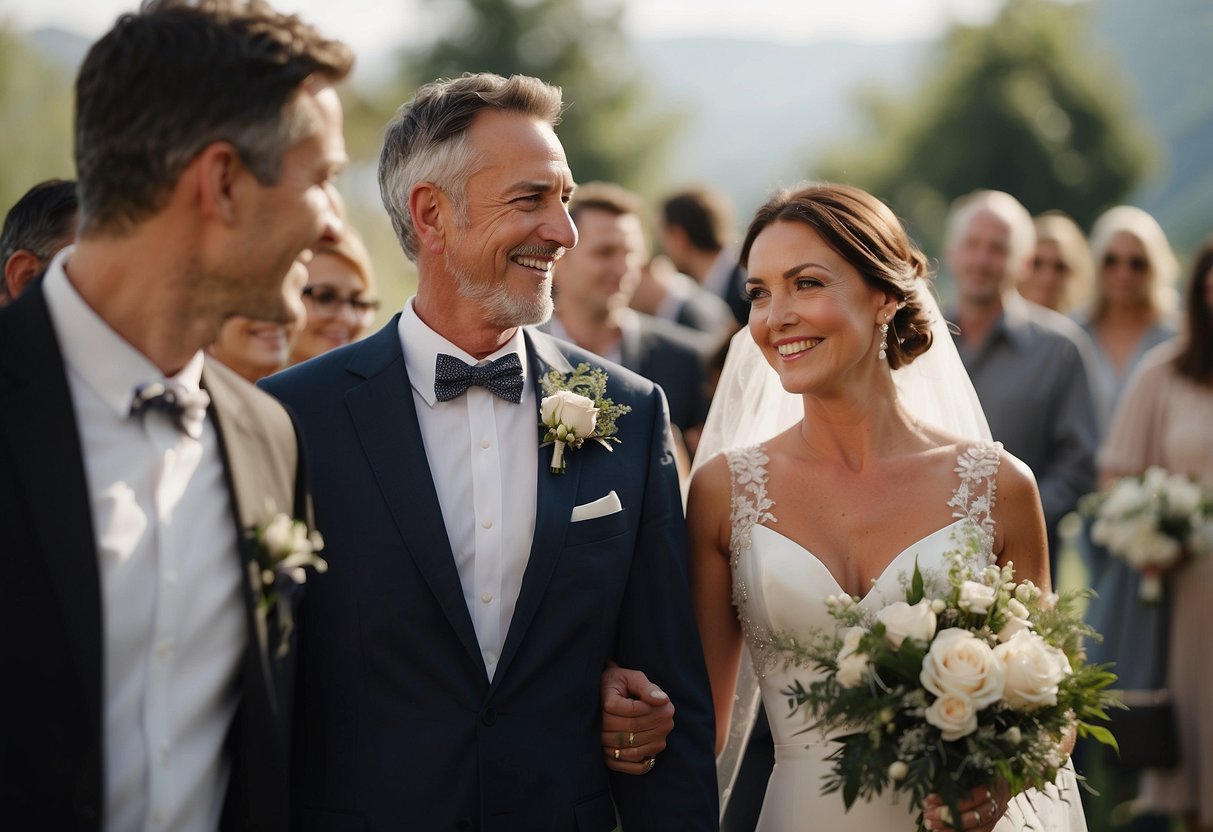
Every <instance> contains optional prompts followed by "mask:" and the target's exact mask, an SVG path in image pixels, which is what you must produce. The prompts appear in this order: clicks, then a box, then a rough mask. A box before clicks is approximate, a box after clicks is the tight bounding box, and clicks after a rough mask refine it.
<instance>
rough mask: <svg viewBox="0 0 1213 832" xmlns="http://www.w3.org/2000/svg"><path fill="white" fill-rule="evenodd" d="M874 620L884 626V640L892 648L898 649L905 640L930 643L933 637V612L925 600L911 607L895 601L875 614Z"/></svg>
mask: <svg viewBox="0 0 1213 832" xmlns="http://www.w3.org/2000/svg"><path fill="white" fill-rule="evenodd" d="M876 620H877V621H879V622H880V623H882V624H884V628H885V638H887V639H888V640H889V643H890V644H892V645H893V646H894V647H900V646H901V643H902V642H903V641H905V640H906V639H907V638H912V639H915V640H917V641H930V640H931V636H933V635H935V621H936V619H935V611H934V610H933V609H931V602H930V601H928V600H926V599H925V598H924V599H923V600H921V601H919V602H918V603H917V604H915V605H914V606H912V607H911V606H910V605H909V604H907V603H906V602H905V601H895V602H894V603H892V604H889V605H888V606H887V607H885V608H884V609H882V610H881V611H880V612H878V613H876Z"/></svg>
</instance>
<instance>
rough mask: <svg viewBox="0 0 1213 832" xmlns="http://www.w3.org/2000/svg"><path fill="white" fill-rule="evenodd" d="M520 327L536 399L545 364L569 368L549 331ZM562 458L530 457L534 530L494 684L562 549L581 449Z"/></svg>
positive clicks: (547, 453) (547, 452) (544, 451)
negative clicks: (560, 465) (555, 466)
mask: <svg viewBox="0 0 1213 832" xmlns="http://www.w3.org/2000/svg"><path fill="white" fill-rule="evenodd" d="M524 332H525V335H526V342H527V360H528V361H529V362H530V369H531V372H532V376H533V378H534V384H535V391H536V394H537V396H536V401H542V399H543V389H542V388H541V387H540V385H539V380H540V378H542V377H543V375H544V374H545V373H547V372H548V371H549V370H557V371H559V372H561V373H571V372H572V371H573V368H572V366H571V365H570V364H569V361H568V359H567V358H566V357H565V356H564V354H563V353H562V352H560V350H559V349H557V347H556V343H555V340H554V339H553V338H552V337H551V336H549V335H546V334H544V333H541V332H534V331H532V330H529V329H528V330H524ZM535 430H536V431H538V430H539V413H538V411H536V413H535ZM583 450H586V449H583ZM566 459H567V460H568V466H567V467H566V468H565V472H564V473H563V474H553V473H552V472H551V470H550V464H551V460H552V448H551V446H548V447H546V448H540V449H539V458H538V459H537V460H536V461H535V463H536V476H537V477H538V481H537V483H536V488H535V536H534V538H533V539H532V543H531V554H530V557H529V559H528V560H527V566H526V572H525V573H524V574H523V577H522V588H521V589H520V590H519V593H518V603H517V604H516V605H515V607H514V617H513V618H512V619H511V621H510V629H509V634H508V635H507V636H506V641H505V646H504V648H502V651H501V662H500V664H499V665H498V667H497V672H496V673H494V674H493V684H494V687H495V686H496V685H498V684H499V683H500V681H501V679H503V678H504V677H505V675H506V673H505V671H506V670H507V668H508V666H509V663H510V661H511V660H512V659H513V658H514V655H515V654H516V653H517V652H518V648H519V646H520V645H521V644H522V640H523V639H524V638H525V636H526V632H527V629H528V628H529V627H530V624H531V621H532V620H533V619H534V618H535V613H536V611H537V610H538V609H539V605H540V603H541V602H542V601H543V596H544V593H545V592H546V591H547V586H548V582H549V581H550V580H551V577H552V572H553V570H555V568H556V564H557V563H559V561H560V553H561V551H563V549H564V536H565V532H566V531H567V530H568V525H569V518H570V517H571V516H572V514H573V506H574V505H576V502H577V486H578V483H579V482H580V480H581V470H582V468H583V466H582V464H581V462H582V454H581V452H573V453H571V454H569V455H568V456H566Z"/></svg>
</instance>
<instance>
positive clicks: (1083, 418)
mask: <svg viewBox="0 0 1213 832" xmlns="http://www.w3.org/2000/svg"><path fill="white" fill-rule="evenodd" d="M945 246H946V253H945V258H946V261H947V265H948V268H949V270H950V271H951V273H952V275H953V277H954V279H955V281H956V294H957V302H956V309H955V312H954V314H953V315H952V316H951V319H952V320H954V321H955V322H956V323H957V324H958V326H959V332H958V333H957V334H956V336H955V339H956V346H957V349H959V351H960V357H961V360H962V361H964V365H965V368H966V369H967V370H968V371H969V376H970V377H971V378H972V379H973V386H974V387H975V388H976V389H977V397H978V398H979V399H980V400H981V405H982V408H983V409H984V410H985V413H986V418H987V419H988V420H989V422H990V432H991V433H992V434H993V436H994V438H995V439H996V440H998V441H1000V442H1002V443H1003V444H1004V445H1005V446H1006V449H1007V450H1008V451H1010V452H1011V453H1012V454H1014V455H1015V456H1017V457H1019V458H1020V459H1022V460H1023V461H1024V462H1025V463H1027V464H1028V467H1030V468H1031V469H1032V472H1033V473H1034V474H1035V475H1036V480H1037V483H1038V484H1039V486H1040V498H1041V502H1042V503H1043V506H1044V512H1045V520H1046V522H1047V524H1048V533H1049V559H1050V567H1051V568H1052V570H1053V571H1054V573H1055V572H1056V569H1057V563H1056V559H1057V522H1058V521H1059V520H1061V518H1062V517H1064V516H1065V515H1066V514H1068V513H1069V512H1071V511H1073V510H1074V507H1075V505H1076V504H1077V503H1078V498H1079V497H1081V496H1082V495H1084V494H1086V493H1087V492H1089V491H1091V490H1092V489H1093V487H1094V485H1095V449H1096V446H1097V443H1098V423H1097V420H1096V414H1095V403H1094V398H1093V395H1092V391H1091V382H1090V374H1091V371H1090V370H1089V367H1090V362H1091V358H1090V353H1091V345H1090V343H1089V341H1088V339H1087V337H1086V335H1084V334H1083V332H1082V330H1081V329H1079V327H1078V326H1077V325H1076V324H1075V323H1074V322H1073V321H1071V320H1070V319H1069V318H1066V317H1065V316H1064V315H1060V314H1058V313H1056V312H1054V311H1052V310H1050V309H1045V308H1043V307H1040V306H1037V305H1035V304H1032V303H1028V302H1027V301H1025V300H1024V299H1023V298H1021V297H1020V296H1019V294H1018V293H1017V292H1016V291H1015V286H1017V285H1018V284H1019V281H1020V279H1021V278H1022V276H1023V274H1024V273H1025V272H1026V271H1027V269H1028V267H1029V266H1030V264H1031V260H1032V254H1033V251H1034V250H1035V230H1034V229H1033V227H1032V217H1031V215H1030V214H1028V211H1027V209H1025V208H1024V207H1023V206H1022V205H1021V204H1020V203H1019V201H1018V200H1016V199H1015V197H1013V196H1011V195H1010V194H1008V193H1004V192H1002V191H975V192H973V193H971V194H969V195H967V196H964V197H961V198H960V199H959V200H957V201H956V202H955V203H954V204H953V206H952V209H951V212H950V213H949V216H948V223H947V238H946V240H945ZM890 334H891V333H890Z"/></svg>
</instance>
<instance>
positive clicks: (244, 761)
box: [0, 281, 307, 832]
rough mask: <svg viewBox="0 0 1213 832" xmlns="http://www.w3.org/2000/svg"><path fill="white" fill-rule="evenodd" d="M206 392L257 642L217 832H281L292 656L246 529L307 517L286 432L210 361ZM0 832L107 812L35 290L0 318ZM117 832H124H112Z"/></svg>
mask: <svg viewBox="0 0 1213 832" xmlns="http://www.w3.org/2000/svg"><path fill="white" fill-rule="evenodd" d="M202 384H203V387H205V388H206V390H207V392H208V393H209V394H210V396H211V411H210V415H211V418H212V419H213V420H214V423H215V428H216V432H217V433H218V435H219V446H220V453H221V456H222V458H223V464H224V469H225V471H226V473H227V481H228V487H229V490H230V492H231V496H232V514H233V516H234V517H235V520H236V527H235V528H233V529H227V530H222V529H200V530H199V533H200V534H216V533H218V534H224V533H227V534H233V535H235V536H236V539H237V541H238V543H237V550H238V552H239V556H240V558H241V562H242V564H243V566H244V567H245V568H244V569H243V570H242V571H243V572H244V574H245V578H246V580H245V592H244V600H245V613H246V622H247V624H248V642H247V647H246V649H245V653H244V658H243V663H242V665H241V669H240V676H239V684H240V689H241V698H240V706H239V709H238V710H237V713H236V717H235V721H234V723H233V725H232V727H231V729H230V731H229V734H228V738H227V746H226V748H227V753H228V755H229V758H230V759H231V762H232V777H231V780H230V781H229V785H228V793H227V799H226V802H225V805H224V816H223V820H222V823H221V829H223V830H237V829H239V830H250V832H252V831H253V830H255V831H256V832H273V830H285V829H286V828H287V817H286V816H287V809H288V798H287V786H288V779H287V776H286V768H287V760H288V756H289V755H288V748H287V741H288V740H289V733H288V730H287V728H288V724H289V722H290V719H289V714H290V711H289V708H290V705H291V703H292V701H293V699H292V696H291V692H290V684H291V680H292V676H293V655H294V651H287V652H286V654H285V656H284V657H283V658H278V653H279V651H278V649H277V647H278V644H279V638H280V635H281V632H280V630H279V628H278V626H277V617H276V615H274V614H270V615H269V616H268V617H267V615H266V613H265V611H264V610H263V609H262V608H261V607H260V606H259V604H258V597H257V592H258V591H259V590H258V589H255V588H254V587H253V585H252V581H254V580H257V578H256V575H255V573H256V569H253V570H252V572H250V571H249V568H248V567H249V566H250V565H251V564H252V563H253V559H254V554H253V552H252V550H251V548H250V545H249V542H248V541H247V540H246V539H245V537H244V534H243V529H244V528H246V527H247V526H249V525H253V524H255V523H256V524H260V523H263V522H265V521H267V520H268V519H269V518H268V517H263V516H262V515H263V513H264V512H265V510H266V509H265V500H266V498H267V497H268V498H271V499H273V500H274V501H275V503H276V505H277V506H278V507H280V508H281V509H282V510H291V509H292V508H293V510H294V511H295V516H296V517H304V516H306V512H307V496H306V494H307V493H306V489H305V487H304V482H303V470H302V468H301V467H300V466H299V465H297V462H298V461H299V457H298V445H297V442H296V438H295V434H294V431H293V429H292V427H291V423H290V419H289V417H288V416H287V414H286V413H285V412H284V411H283V409H282V408H281V407H280V406H279V405H278V404H277V403H276V402H275V401H273V400H272V399H270V398H269V397H268V396H265V395H264V394H262V393H260V392H259V391H258V390H256V389H255V388H254V387H253V386H252V385H250V384H249V383H248V382H246V381H244V380H243V379H241V378H239V377H238V376H236V375H235V374H234V373H232V372H231V371H230V370H228V369H227V368H226V367H223V366H222V365H220V364H217V363H215V362H211V361H208V362H207V364H206V366H205V368H204V370H203V374H202ZM0 516H2V517H3V521H2V523H0V535H3V542H0V668H3V672H4V681H3V682H0V713H3V714H5V715H6V718H5V719H3V720H0V826H4V827H5V828H10V827H9V825H10V824H15V825H13V826H12V827H11V828H13V829H38V830H65V832H66V830H72V831H73V832H78V830H98V829H101V822H102V821H101V815H102V812H103V808H104V805H105V804H104V800H105V771H104V759H105V755H104V752H103V746H102V743H103V741H104V714H105V703H104V679H105V675H104V668H103V659H104V650H103V644H104V641H103V639H104V637H105V635H104V634H105V622H104V616H103V612H104V609H103V604H102V600H101V579H100V573H99V570H98V567H97V549H96V546H95V544H94V533H93V523H92V507H91V502H90V497H89V493H88V482H87V480H86V478H85V460H84V455H83V452H82V450H81V445H80V437H79V431H78V430H77V426H76V417H75V411H74V410H73V408H72V399H71V390H70V388H69V386H68V382H67V376H66V371H65V368H64V363H63V357H62V355H61V353H60V350H59V344H58V341H57V339H56V337H55V332H54V327H53V325H52V323H51V318H50V314H49V310H48V308H47V305H46V298H45V296H44V295H43V292H42V284H41V281H38V282H36V283H34V284H32V285H31V286H30V287H29V288H28V289H27V290H26V292H25V293H23V294H22V296H21V298H20V299H19V300H17V301H16V302H15V303H14V304H13V305H12V306H10V307H8V308H6V309H3V310H0ZM110 832H116V831H115V830H111V831H110Z"/></svg>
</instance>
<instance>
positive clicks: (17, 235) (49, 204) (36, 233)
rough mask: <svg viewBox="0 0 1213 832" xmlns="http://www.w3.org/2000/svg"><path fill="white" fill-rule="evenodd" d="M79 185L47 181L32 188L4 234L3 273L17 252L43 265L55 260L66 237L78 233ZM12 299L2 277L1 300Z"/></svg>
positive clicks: (0, 241) (0, 236) (0, 234)
mask: <svg viewBox="0 0 1213 832" xmlns="http://www.w3.org/2000/svg"><path fill="white" fill-rule="evenodd" d="M77 207H78V202H77V201H76V182H75V180H73V179H47V180H46V181H45V182H39V183H38V184H37V185H35V186H34V187H32V188H30V189H29V190H28V191H26V192H25V194H24V195H23V196H22V197H21V198H20V199H18V200H17V201H16V202H15V203H14V204H13V207H12V208H10V209H9V211H8V216H6V217H5V218H4V229H3V230H2V231H0V269H3V267H4V264H5V263H7V262H8V258H10V257H12V256H13V254H14V253H15V252H18V251H23V250H24V251H28V252H30V253H31V254H33V255H34V256H35V257H37V258H38V259H39V260H41V261H42V262H43V263H45V262H46V261H48V260H50V259H51V256H52V255H54V253H55V252H56V251H57V250H58V248H59V244H60V243H61V242H62V241H63V239H64V238H65V237H69V236H71V235H73V234H74V233H75V230H76V226H75V222H76V209H77ZM7 296H8V287H7V283H6V282H5V281H4V280H3V279H2V277H0V299H3V298H6V297H7Z"/></svg>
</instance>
